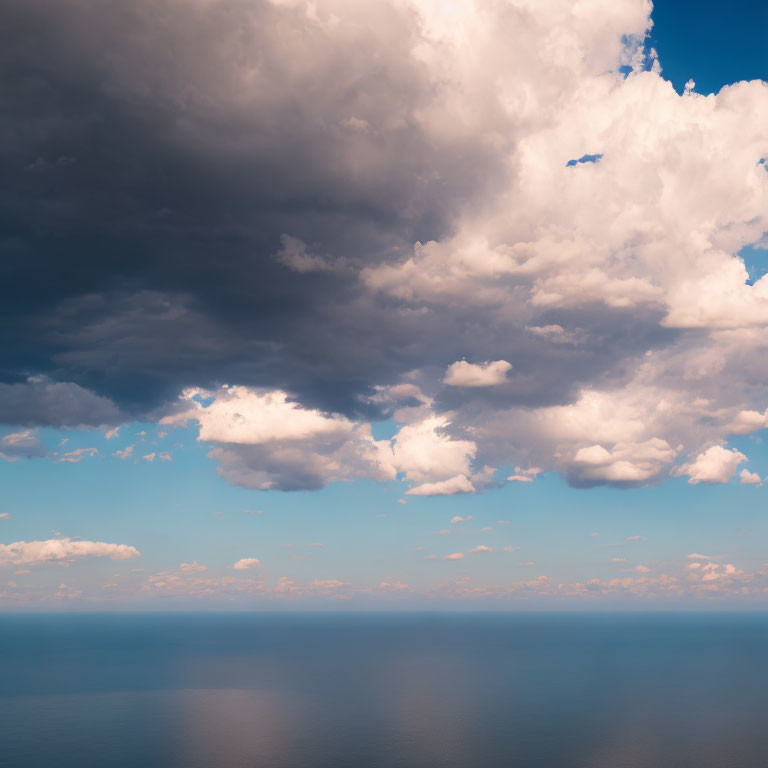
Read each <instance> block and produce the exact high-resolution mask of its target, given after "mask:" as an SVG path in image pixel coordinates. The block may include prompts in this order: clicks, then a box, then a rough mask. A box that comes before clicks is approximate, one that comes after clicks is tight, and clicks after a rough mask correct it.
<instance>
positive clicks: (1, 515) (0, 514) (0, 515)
mask: <svg viewBox="0 0 768 768" xmlns="http://www.w3.org/2000/svg"><path fill="white" fill-rule="evenodd" d="M12 517H13V515H12V514H11V513H10V512H0V520H10V519H11V518H12Z"/></svg>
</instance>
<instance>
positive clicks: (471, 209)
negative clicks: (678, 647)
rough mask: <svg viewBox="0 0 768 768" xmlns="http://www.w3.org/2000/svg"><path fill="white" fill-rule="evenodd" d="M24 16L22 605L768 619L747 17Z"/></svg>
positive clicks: (17, 63)
mask: <svg viewBox="0 0 768 768" xmlns="http://www.w3.org/2000/svg"><path fill="white" fill-rule="evenodd" d="M0 4H1V5H2V13H3V18H4V19H5V20H6V23H4V24H3V26H2V29H0V73H2V83H3V86H2V88H0V101H2V111H3V114H4V115H5V116H6V117H5V119H4V120H3V121H2V125H1V126H0V134H1V136H2V141H0V167H2V178H3V183H2V185H0V251H2V259H0V270H2V279H0V292H1V293H2V301H0V311H2V313H3V320H2V323H0V336H1V337H2V339H1V341H0V425H1V426H0V484H2V485H1V487H2V495H1V496H0V610H4V611H18V610H137V609H142V610H175V609H195V610H252V609H256V610H348V609H354V610H430V609H435V610H548V609H564V610H603V609H606V610H615V609H620V610H666V609H671V610H680V609H685V610H730V609H733V608H738V609H757V610H761V609H763V608H764V607H765V606H766V604H768V562H766V561H768V554H767V553H766V547H765V542H766V540H768V525H767V524H766V522H765V510H766V493H768V488H766V487H765V486H766V485H768V449H767V448H766V445H765V442H764V436H765V429H766V428H768V387H766V381H767V380H768V362H766V361H768V355H766V354H765V353H766V346H768V334H766V326H768V277H765V275H766V273H767V272H768V258H767V257H766V254H767V251H766V249H768V163H767V162H766V159H767V158H768V133H767V132H766V130H765V126H767V125H768V85H766V83H765V82H763V80H765V79H768V58H766V56H765V53H764V46H763V45H762V36H763V30H764V29H765V24H766V22H767V21H768V9H766V8H765V6H764V5H763V4H761V3H757V2H747V0H739V1H738V2H731V3H729V4H727V5H726V4H723V3H716V2H702V3H698V4H696V8H695V13H693V12H692V11H691V6H690V4H688V3H683V2H680V1H679V0H674V1H673V0H667V2H664V1H663V0H659V2H658V3H656V4H655V6H652V5H651V3H650V2H647V0H584V1H583V2H578V3H574V2H570V1H569V0H546V2H543V1H542V0H535V2H534V0H494V2H472V0H455V1H452V2H451V1H449V0H372V2H369V3H359V2H353V1H352V0H322V1H319V2H309V0H191V1H190V0H138V1H137V2H135V3H131V4H125V3H123V2H120V1H119V0H105V1H104V2H98V3H97V2H93V1H92V0H71V1H69V2H66V3H61V2H58V0H24V2H21V0H0Z"/></svg>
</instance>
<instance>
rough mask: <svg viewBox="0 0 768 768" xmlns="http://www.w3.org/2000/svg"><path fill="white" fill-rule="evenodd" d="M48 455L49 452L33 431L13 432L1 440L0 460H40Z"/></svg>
mask: <svg viewBox="0 0 768 768" xmlns="http://www.w3.org/2000/svg"><path fill="white" fill-rule="evenodd" d="M47 455H48V451H46V449H45V447H44V446H43V444H42V443H41V442H40V440H39V439H38V438H37V437H36V436H35V434H34V433H33V432H32V431H31V430H25V431H23V432H13V433H11V434H9V435H4V436H3V437H1V438H0V459H4V460H5V461H18V459H38V458H42V457H43V456H47Z"/></svg>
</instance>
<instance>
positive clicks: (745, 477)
mask: <svg viewBox="0 0 768 768" xmlns="http://www.w3.org/2000/svg"><path fill="white" fill-rule="evenodd" d="M739 482H740V483H741V484H742V485H754V486H755V488H760V487H761V486H762V484H763V481H762V480H761V479H760V475H758V474H757V472H750V471H749V470H748V469H742V470H741V472H739Z"/></svg>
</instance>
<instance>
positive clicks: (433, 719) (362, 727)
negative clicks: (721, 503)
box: [0, 613, 768, 768]
mask: <svg viewBox="0 0 768 768" xmlns="http://www.w3.org/2000/svg"><path fill="white" fill-rule="evenodd" d="M0 765H2V766H10V767H12V768H22V767H26V766H30V767H35V768H36V767H37V766H55V767H56V768H69V767H70V766H71V767H72V768H87V767H89V766H98V767H99V768H107V767H109V766H137V767H139V766H141V767H142V768H148V767H154V766H162V767H163V768H173V767H175V766H184V767H186V766H190V767H191V768H209V767H210V768H247V767H254V768H255V767H258V768H347V767H349V768H417V767H418V768H431V767H432V766H440V767H442V766H451V767H455V768H470V767H472V768H474V767H475V766H480V767H488V768H496V767H498V768H502V766H503V767H504V768H512V767H519V768H528V766H541V768H577V767H578V768H641V767H642V768H666V767H667V766H668V767H669V768H688V767H689V766H690V768H694V767H695V768H709V767H711V768H747V767H749V768H752V767H754V768H765V766H768V617H766V616H765V615H760V614H749V615H747V614H738V615H735V614H709V615H704V614H676V615H672V614H599V615H597V614H583V613H572V614H569V613H557V614H534V613H529V614H520V613H518V614H502V613H495V614H490V613H488V614H484V613H466V614H456V613H454V614H381V613H371V614H346V613H333V614H321V613H303V614H285V613H237V614H234V613H233V614H221V613H197V614H188V613H166V614H160V613H152V614H148V613H144V614H135V613H134V614H129V613H126V614H88V613H81V614H56V615H53V614H47V615H41V614H34V615H33V614H26V615H0Z"/></svg>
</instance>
